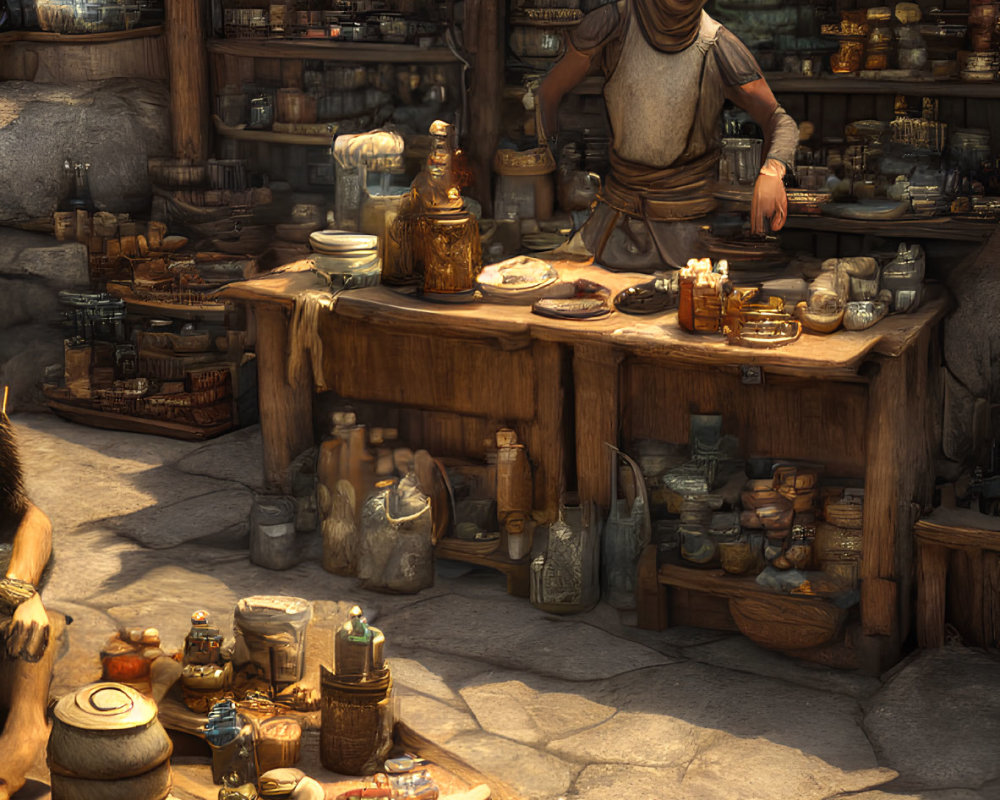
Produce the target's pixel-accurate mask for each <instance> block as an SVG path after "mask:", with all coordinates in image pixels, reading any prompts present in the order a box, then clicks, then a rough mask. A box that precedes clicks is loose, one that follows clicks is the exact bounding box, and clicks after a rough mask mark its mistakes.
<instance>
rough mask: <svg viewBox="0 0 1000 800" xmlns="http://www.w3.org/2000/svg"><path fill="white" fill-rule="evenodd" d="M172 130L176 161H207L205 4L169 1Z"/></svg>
mask: <svg viewBox="0 0 1000 800" xmlns="http://www.w3.org/2000/svg"><path fill="white" fill-rule="evenodd" d="M165 12H166V20H165V21H166V28H167V61H168V65H169V68H170V126H171V127H170V130H171V134H172V136H173V143H174V157H175V158H190V159H194V160H196V161H204V160H205V159H207V158H208V145H209V138H208V137H209V124H208V103H209V96H208V52H207V50H206V49H205V35H206V31H205V3H204V0H167V2H166V9H165Z"/></svg>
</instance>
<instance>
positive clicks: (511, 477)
mask: <svg viewBox="0 0 1000 800" xmlns="http://www.w3.org/2000/svg"><path fill="white" fill-rule="evenodd" d="M532 490H533V484H532V482H531V464H530V463H529V461H528V451H527V450H526V449H525V446H524V445H523V444H519V443H518V441H517V434H516V433H515V432H514V431H513V430H511V429H510V428H501V429H500V430H499V431H497V519H498V520H499V522H500V530H501V533H502V535H503V537H504V540H505V541H506V543H507V555H509V556H510V558H511V559H513V560H514V561H518V560H520V559H522V558H524V557H525V556H527V555H528V554H529V553H531V541H532V522H531V508H532Z"/></svg>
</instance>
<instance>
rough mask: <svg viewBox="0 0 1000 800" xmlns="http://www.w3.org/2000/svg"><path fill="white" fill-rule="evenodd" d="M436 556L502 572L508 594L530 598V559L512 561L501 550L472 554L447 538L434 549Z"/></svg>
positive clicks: (458, 543)
mask: <svg viewBox="0 0 1000 800" xmlns="http://www.w3.org/2000/svg"><path fill="white" fill-rule="evenodd" d="M434 555H435V556H437V557H438V558H450V559H452V560H453V561H463V562H465V563H466V564H475V565H476V566H480V567H489V568H490V569H495V570H497V571H499V572H502V573H503V574H504V575H505V576H506V577H507V593H508V594H512V595H514V596H515V597H527V596H528V580H529V570H530V559H528V558H525V559H522V560H521V561H511V559H509V558H508V557H507V555H506V554H505V553H503V552H501V550H500V549H499V548H497V549H496V550H494V551H493V552H492V553H488V554H483V553H472V552H469V551H468V550H465V549H463V548H462V547H461V543H460V542H457V541H456V540H454V539H451V538H449V537H447V536H446V537H445V538H443V539H441V540H440V541H439V542H438V543H437V544H436V545H435V547H434Z"/></svg>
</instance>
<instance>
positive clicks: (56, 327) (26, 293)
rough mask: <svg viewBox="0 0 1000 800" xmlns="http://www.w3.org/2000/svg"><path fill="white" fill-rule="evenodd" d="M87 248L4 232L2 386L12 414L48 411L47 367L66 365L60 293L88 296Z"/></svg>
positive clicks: (0, 236)
mask: <svg viewBox="0 0 1000 800" xmlns="http://www.w3.org/2000/svg"><path fill="white" fill-rule="evenodd" d="M89 286H90V279H89V274H88V269H87V249H86V248H85V247H84V246H83V245H82V244H77V243H76V242H72V243H68V242H67V243H63V242H57V241H56V240H55V239H53V238H52V237H51V236H46V235H44V234H38V233H26V232H24V231H17V230H13V229H10V228H0V384H3V385H6V386H8V387H10V399H9V400H8V410H9V411H15V410H16V411H26V410H40V409H42V408H44V406H45V404H44V397H43V395H42V390H41V386H42V381H43V379H44V377H45V368H46V367H47V366H48V365H50V364H58V365H62V363H63V331H62V328H61V325H60V321H61V312H62V309H61V308H60V306H59V299H58V293H59V291H60V290H62V289H72V290H76V291H87V290H88V288H89Z"/></svg>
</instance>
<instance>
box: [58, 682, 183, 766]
mask: <svg viewBox="0 0 1000 800" xmlns="http://www.w3.org/2000/svg"><path fill="white" fill-rule="evenodd" d="M172 749H173V746H172V745H171V743H170V739H169V738H168V737H167V734H166V731H164V730H163V726H162V725H160V722H159V720H158V719H157V717H156V703H154V702H153V701H152V700H150V699H149V698H147V697H145V696H144V695H142V694H140V693H139V692H137V691H136V690H135V689H133V688H132V687H130V686H126V685H124V684H119V683H110V682H105V683H94V684H90V685H89V686H84V687H83V688H82V689H80V690H78V691H77V692H75V693H72V694H68V695H66V696H64V697H63V698H62V699H61V700H60V701H59V702H58V703H57V704H56V707H55V712H54V714H53V722H52V734H51V736H50V738H49V750H48V753H49V762H50V764H51V767H52V771H53V772H57V773H59V774H61V775H66V776H73V777H78V778H85V779H97V780H117V779H120V778H127V777H132V776H136V775H141V774H143V773H146V772H149V771H150V770H152V769H154V768H156V767H158V766H159V765H160V764H162V763H163V762H165V761H166V760H167V759H168V758H169V757H170V753H171V751H172Z"/></svg>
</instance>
